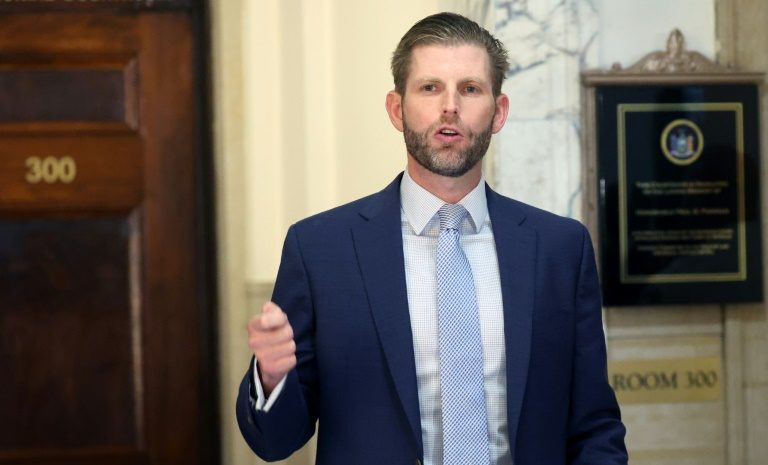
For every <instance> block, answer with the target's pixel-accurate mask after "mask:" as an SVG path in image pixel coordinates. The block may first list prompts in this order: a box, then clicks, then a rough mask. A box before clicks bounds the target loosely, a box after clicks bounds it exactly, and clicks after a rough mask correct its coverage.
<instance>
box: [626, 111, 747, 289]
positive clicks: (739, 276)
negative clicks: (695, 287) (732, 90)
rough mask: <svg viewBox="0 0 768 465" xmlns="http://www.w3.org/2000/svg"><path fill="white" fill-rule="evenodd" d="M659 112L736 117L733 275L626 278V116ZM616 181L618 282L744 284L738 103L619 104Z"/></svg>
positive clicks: (741, 140) (741, 123)
mask: <svg viewBox="0 0 768 465" xmlns="http://www.w3.org/2000/svg"><path fill="white" fill-rule="evenodd" d="M651 111H653V112H662V111H733V112H734V113H735V116H736V171H737V174H736V176H737V183H738V186H737V196H738V199H737V201H738V212H737V216H738V225H737V231H738V232H737V237H738V241H739V244H738V249H739V250H738V254H739V267H738V271H737V272H734V273H679V274H634V275H631V274H629V263H628V261H629V259H628V255H629V251H628V242H629V236H628V234H629V233H628V226H627V179H626V177H627V173H626V140H625V131H626V122H625V117H626V114H627V113H630V112H651ZM616 119H617V124H618V128H617V131H618V132H617V140H618V155H619V156H618V171H619V172H618V179H619V261H620V264H619V265H620V267H619V268H620V273H621V276H620V282H621V283H624V284H647V283H687V282H706V281H713V280H716V281H745V280H746V279H747V250H746V223H745V216H744V215H745V186H744V109H743V105H742V104H741V103H739V102H710V103H620V104H619V105H617V107H616Z"/></svg>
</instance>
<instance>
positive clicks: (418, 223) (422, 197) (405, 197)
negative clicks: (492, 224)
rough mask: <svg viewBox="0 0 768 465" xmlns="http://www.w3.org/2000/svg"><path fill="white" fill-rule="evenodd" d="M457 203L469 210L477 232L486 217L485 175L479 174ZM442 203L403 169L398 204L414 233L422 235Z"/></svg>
mask: <svg viewBox="0 0 768 465" xmlns="http://www.w3.org/2000/svg"><path fill="white" fill-rule="evenodd" d="M458 203H460V204H461V205H463V206H464V208H466V209H467V211H468V212H469V216H470V219H471V221H470V223H471V226H472V230H473V232H474V233H477V232H479V231H480V229H481V228H482V227H483V223H484V222H485V219H486V218H487V217H488V204H487V203H486V200H485V177H483V176H481V177H480V182H479V183H478V184H477V186H475V188H474V189H472V190H471V191H470V192H469V193H468V194H467V195H466V196H464V198H463V199H461V200H459V202H458ZM444 204H445V202H443V201H442V200H440V199H439V198H437V197H436V196H435V195H434V194H432V193H431V192H429V191H428V190H426V189H424V188H423V187H421V186H420V185H418V184H417V183H416V181H414V180H413V178H411V176H410V175H409V174H408V169H406V170H405V173H403V180H402V181H401V182H400V205H401V206H402V210H403V213H404V214H405V219H406V221H408V223H409V224H410V225H411V228H412V229H413V231H414V232H415V233H416V234H418V235H422V234H423V233H424V231H425V229H426V228H427V226H428V225H429V223H430V221H432V219H433V218H434V217H435V215H436V214H437V211H438V210H439V209H440V207H442V206H443V205H444Z"/></svg>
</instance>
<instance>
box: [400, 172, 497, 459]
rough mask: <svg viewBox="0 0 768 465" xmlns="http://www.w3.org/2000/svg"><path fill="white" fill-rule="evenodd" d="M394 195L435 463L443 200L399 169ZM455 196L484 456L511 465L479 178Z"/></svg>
mask: <svg viewBox="0 0 768 465" xmlns="http://www.w3.org/2000/svg"><path fill="white" fill-rule="evenodd" d="M400 200H401V202H400V204H401V205H402V207H401V208H402V210H401V221H402V231H403V255H404V257H405V278H406V283H407V287H408V308H409V311H410V315H411V331H412V333H413V352H414V356H415V362H416V380H417V383H418V390H419V410H420V414H421V435H422V442H423V443H424V465H439V464H441V463H442V462H443V446H442V444H443V434H442V416H441V413H442V408H441V402H440V354H439V349H440V348H439V341H440V338H439V335H438V310H437V268H436V261H437V238H438V235H439V234H440V228H439V220H438V217H437V211H438V210H439V209H440V207H441V206H442V205H443V204H445V202H443V201H442V200H440V199H439V198H437V197H435V196H434V195H432V194H431V193H430V192H429V191H427V190H426V189H424V188H422V187H421V186H419V185H418V184H416V182H415V181H413V179H412V178H411V177H410V176H409V175H408V171H407V170H406V172H405V174H404V175H403V180H402V182H401V184H400ZM459 203H460V204H462V205H463V206H464V208H466V209H467V211H468V212H469V217H467V219H465V220H464V223H463V224H462V229H461V246H462V248H463V249H464V254H465V255H466V256H467V260H468V261H469V266H470V268H472V277H473V279H474V281H475V293H476V294H477V305H478V310H479V315H480V335H481V338H482V344H483V373H484V382H485V403H486V408H487V410H488V432H489V435H488V441H489V451H490V456H491V464H493V465H511V463H512V459H511V455H510V452H509V439H508V435H507V376H506V365H505V361H506V356H505V350H504V310H503V305H502V301H501V282H500V279H499V263H498V259H497V258H496V243H495V242H494V239H493V229H492V228H491V220H490V218H489V216H488V205H487V203H486V199H485V182H484V181H483V180H481V181H480V183H479V184H478V185H477V187H475V189H473V190H472V191H471V192H470V193H469V194H467V196H466V197H464V198H463V199H462V200H461V201H459Z"/></svg>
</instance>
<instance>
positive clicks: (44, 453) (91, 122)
mask: <svg viewBox="0 0 768 465" xmlns="http://www.w3.org/2000/svg"><path fill="white" fill-rule="evenodd" d="M0 3H1V2H0ZM50 3H51V5H53V6H58V7H61V6H62V5H63V4H62V3H61V2H50ZM71 3H73V4H74V3H77V2H71ZM80 3H83V4H84V3H86V2H80ZM91 3H108V2H91ZM117 3H119V2H117ZM124 3H125V2H124ZM133 3H137V4H138V3H139V2H133ZM158 3H160V2H158ZM169 3H171V4H173V5H176V6H178V5H180V4H181V3H185V2H169ZM54 9H56V8H54ZM172 9H173V8H172ZM2 10H3V9H2V8H1V7H0V11H2ZM31 10H32V11H48V10H46V9H43V10H35V9H34V8H31ZM86 10H87V11H86V12H79V11H78V10H77V9H74V10H70V11H68V12H67V13H51V12H40V13H28V12H25V13H16V14H9V15H0V100H1V101H0V106H2V105H6V107H5V108H3V109H0V363H2V367H0V371H1V372H2V373H3V376H2V379H3V382H2V383H0V464H2V465H6V464H11V463H14V464H15V463H25V464H32V465H42V464H49V463H55V464H70V463H71V464H75V463H77V464H91V465H107V464H147V465H161V464H162V465H166V464H168V465H170V464H179V465H182V464H183V465H196V464H206V465H207V464H209V463H216V462H217V461H218V457H217V456H216V455H215V451H216V443H217V439H216V436H217V432H218V427H217V425H216V424H215V423H213V422H212V421H211V420H213V419H215V417H214V416H213V415H212V412H215V407H212V406H213V405H215V402H216V400H215V398H214V396H213V395H212V393H213V392H214V389H215V388H214V387H212V383H211V382H210V378H211V377H214V376H215V370H214V368H213V366H212V364H211V360H213V358H214V356H213V351H214V347H213V345H212V344H210V343H209V341H210V340H211V339H210V338H211V331H212V330H211V329H210V328H208V327H206V326H204V325H205V323H206V322H208V321H212V320H213V316H212V307H211V306H210V305H209V303H208V302H209V301H208V300H206V296H205V294H204V290H205V289H208V288H210V287H212V286H211V283H209V282H208V281H206V276H209V275H212V273H211V274H208V273H207V272H206V270H207V267H208V263H209V262H208V261H207V258H208V256H209V255H210V250H209V249H206V244H210V242H208V241H206V240H203V239H201V234H202V233H203V231H206V230H208V229H209V225H207V224H206V221H207V217H206V216H205V209H204V205H206V204H207V202H208V200H207V199H206V195H209V194H208V193H209V192H210V190H209V188H208V187H207V186H204V185H202V184H201V180H202V179H205V176H204V173H202V172H201V167H204V166H206V164H207V162H206V160H205V159H204V157H206V156H209V154H206V153H205V152H204V149H203V147H205V141H206V138H205V132H206V130H207V129H206V127H204V126H203V122H204V121H205V115H204V114H202V111H203V108H202V106H201V104H200V102H201V101H203V100H204V99H202V98H201V94H202V93H203V92H204V87H203V85H202V84H201V83H202V82H204V76H201V75H200V68H199V66H198V63H197V62H196V47H198V46H199V45H198V40H200V39H198V38H196V36H195V34H196V33H195V30H194V26H193V24H194V22H193V19H194V18H193V15H192V14H191V13H190V12H189V11H186V9H185V8H181V9H180V11H164V12H153V11H152V10H153V8H139V9H136V10H131V11H130V12H126V11H125V10H124V9H119V10H120V11H115V10H114V9H110V8H106V9H101V8H86ZM14 11H15V10H14ZM25 11H27V10H25ZM9 93H11V94H13V95H8V94H9ZM37 165H39V167H36V166H37ZM73 166H74V170H73Z"/></svg>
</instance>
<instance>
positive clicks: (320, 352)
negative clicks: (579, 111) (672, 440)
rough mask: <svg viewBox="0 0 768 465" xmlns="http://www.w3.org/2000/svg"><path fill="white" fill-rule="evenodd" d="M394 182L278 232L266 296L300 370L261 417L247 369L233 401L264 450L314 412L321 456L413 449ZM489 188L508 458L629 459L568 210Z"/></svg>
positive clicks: (582, 249) (523, 464)
mask: <svg viewBox="0 0 768 465" xmlns="http://www.w3.org/2000/svg"><path fill="white" fill-rule="evenodd" d="M400 179H401V177H400V176H398V178H397V179H395V181H394V182H392V184H390V185H389V186H388V187H386V188H385V189H384V190H383V191H381V192H379V193H377V194H374V195H371V196H369V197H365V198H363V199H360V200H358V201H355V202H352V203H350V204H347V205H344V206H341V207H338V208H335V209H333V210H330V211H328V212H325V213H321V214H319V215H316V216H312V217H310V218H307V219H305V220H303V221H300V222H298V223H297V224H295V225H293V226H292V227H291V228H290V229H289V231H288V235H287V237H286V240H285V245H284V248H283V256H282V261H281V263H280V270H279V272H278V275H277V281H276V285H275V291H274V295H273V300H274V301H275V302H276V303H277V304H278V305H280V306H281V307H282V309H283V310H284V311H285V312H286V313H287V315H288V318H289V320H290V323H291V325H292V326H293V329H294V334H295V340H296V344H297V352H296V353H297V366H296V368H295V369H294V370H292V371H291V372H290V373H289V374H288V378H287V381H286V384H285V387H284V389H283V391H282V393H281V394H280V396H279V397H278V399H277V401H276V403H275V404H274V405H273V406H272V408H271V409H270V411H269V412H268V413H264V412H257V411H255V410H254V409H253V406H252V405H251V403H250V402H249V398H250V396H251V395H252V393H253V386H252V378H251V376H252V371H251V370H250V369H249V370H248V371H247V373H246V375H245V377H244V379H243V382H242V384H241V386H240V392H239V396H238V400H237V419H238V423H239V425H240V429H241V431H242V433H243V436H244V437H245V439H246V441H247V442H248V444H249V445H250V446H251V448H252V449H253V450H254V451H255V452H256V453H257V454H258V455H259V456H260V457H262V458H263V459H265V460H279V459H282V458H285V457H287V456H288V455H290V454H291V453H292V452H294V451H295V450H297V449H298V448H300V447H301V446H302V445H303V444H304V443H305V442H306V441H307V440H308V439H309V438H310V437H311V436H312V434H313V433H314V430H315V424H316V421H317V420H318V419H319V420H320V421H319V430H318V445H317V464H318V465H330V464H342V463H353V464H365V465H376V464H381V465H399V464H403V465H405V464H408V465H412V464H414V463H418V462H417V460H419V461H421V460H422V459H423V452H422V451H423V447H422V437H421V427H420V417H419V402H418V391H417V384H416V368H415V362H414V355H413V342H412V337H411V326H410V317H409V314H408V297H407V291H406V280H405V271H404V261H403V241H402V233H401V226H400ZM486 191H487V201H488V212H489V215H490V218H491V222H492V225H493V234H494V239H495V242H496V250H497V254H498V261H499V273H500V277H501V285H502V299H503V303H504V322H503V324H504V337H505V342H506V367H507V419H508V429H509V446H510V449H511V451H512V456H513V458H514V462H515V465H559V464H583V465H609V464H611V465H613V464H625V463H626V462H627V456H626V450H625V446H624V426H623V425H622V423H621V420H620V417H619V409H618V406H617V404H616V399H615V397H614V394H613V391H612V390H611V388H610V387H609V385H608V381H607V375H606V356H605V343H604V339H603V331H602V321H601V305H600V289H599V285H598V279H597V273H596V269H595V261H594V254H593V251H592V244H591V242H590V238H589V234H588V233H587V231H586V229H585V228H584V227H583V226H582V225H581V224H580V223H578V222H576V221H574V220H570V219H566V218H561V217H558V216H556V215H553V214H551V213H547V212H544V211H542V210H539V209H536V208H533V207H530V206H528V205H525V204H522V203H520V202H517V201H514V200H511V199H508V198H505V197H503V196H501V195H499V194H497V193H495V192H494V191H492V190H491V189H490V188H486ZM499 323H500V324H501V323H502V322H499Z"/></svg>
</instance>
